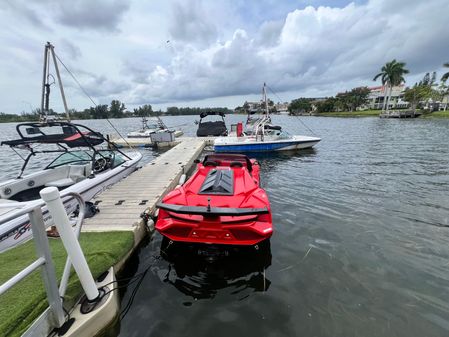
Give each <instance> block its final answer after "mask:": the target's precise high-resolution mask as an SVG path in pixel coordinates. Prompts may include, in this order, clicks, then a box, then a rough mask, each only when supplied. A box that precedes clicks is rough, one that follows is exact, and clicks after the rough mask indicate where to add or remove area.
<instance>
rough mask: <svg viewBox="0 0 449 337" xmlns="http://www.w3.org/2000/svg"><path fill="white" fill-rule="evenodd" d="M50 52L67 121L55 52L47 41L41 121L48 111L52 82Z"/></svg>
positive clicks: (68, 118)
mask: <svg viewBox="0 0 449 337" xmlns="http://www.w3.org/2000/svg"><path fill="white" fill-rule="evenodd" d="M50 54H51V56H52V59H53V64H54V66H55V71H56V77H57V79H58V85H59V90H60V92H61V97H62V102H63V104H64V110H65V113H66V117H67V121H69V122H70V115H69V109H68V107H67V101H66V99H65V93H64V87H63V86H62V80H61V75H60V74H59V68H58V62H57V60H56V54H55V51H54V46H53V45H52V44H51V43H50V42H47V44H46V45H45V50H44V69H43V70H44V71H43V77H42V96H41V116H40V120H41V122H47V117H48V111H49V100H50V86H51V84H53V83H54V82H53V83H50V77H53V76H52V75H51V74H50Z"/></svg>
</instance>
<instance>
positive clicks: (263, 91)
mask: <svg viewBox="0 0 449 337" xmlns="http://www.w3.org/2000/svg"><path fill="white" fill-rule="evenodd" d="M262 95H263V100H264V102H265V115H267V116H269V115H270V113H269V112H268V101H267V84H266V83H265V82H264V83H263V89H262Z"/></svg>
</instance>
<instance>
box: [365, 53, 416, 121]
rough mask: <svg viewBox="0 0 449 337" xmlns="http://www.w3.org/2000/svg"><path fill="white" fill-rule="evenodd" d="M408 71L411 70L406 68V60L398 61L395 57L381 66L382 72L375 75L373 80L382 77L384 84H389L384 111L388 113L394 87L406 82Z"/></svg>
mask: <svg viewBox="0 0 449 337" xmlns="http://www.w3.org/2000/svg"><path fill="white" fill-rule="evenodd" d="M408 73H409V71H408V70H407V69H405V62H398V61H396V60H395V59H394V60H393V61H391V62H387V63H385V65H384V66H383V67H382V68H381V72H380V73H378V74H377V75H376V76H374V78H373V81H377V79H378V78H379V77H380V78H381V80H382V85H383V86H385V85H386V86H387V90H386V95H385V96H386V98H387V99H385V96H384V106H383V108H382V111H384V110H386V112H387V113H388V110H389V104H390V99H391V92H392V90H393V87H394V86H398V85H400V84H401V83H403V82H405V79H404V75H405V74H408Z"/></svg>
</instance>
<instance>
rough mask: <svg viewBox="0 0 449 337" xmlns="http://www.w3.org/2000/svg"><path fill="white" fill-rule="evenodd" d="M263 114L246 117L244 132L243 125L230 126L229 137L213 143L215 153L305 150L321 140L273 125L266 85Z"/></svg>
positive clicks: (264, 87)
mask: <svg viewBox="0 0 449 337" xmlns="http://www.w3.org/2000/svg"><path fill="white" fill-rule="evenodd" d="M263 98H264V102H265V113H264V114H263V115H262V116H261V117H259V118H250V116H248V119H247V124H246V128H245V130H243V123H238V124H236V125H232V126H231V133H230V134H231V136H228V137H218V138H217V139H215V141H214V151H215V152H233V153H239V152H269V151H287V150H299V149H307V148H311V147H312V146H314V145H316V144H317V143H318V142H319V141H321V138H318V137H311V136H292V135H290V134H288V133H287V132H286V131H284V130H282V127H281V126H278V125H273V124H272V122H271V118H270V113H269V110H268V102H267V93H266V85H265V83H264V86H263Z"/></svg>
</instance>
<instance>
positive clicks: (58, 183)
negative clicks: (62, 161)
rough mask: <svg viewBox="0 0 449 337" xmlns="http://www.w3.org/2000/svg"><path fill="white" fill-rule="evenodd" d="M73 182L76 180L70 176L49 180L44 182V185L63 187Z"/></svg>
mask: <svg viewBox="0 0 449 337" xmlns="http://www.w3.org/2000/svg"><path fill="white" fill-rule="evenodd" d="M75 183H76V181H75V180H74V179H72V178H64V179H59V180H54V181H50V182H48V183H46V184H45V186H46V187H50V186H54V187H57V188H63V187H67V186H71V185H73V184H75Z"/></svg>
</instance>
